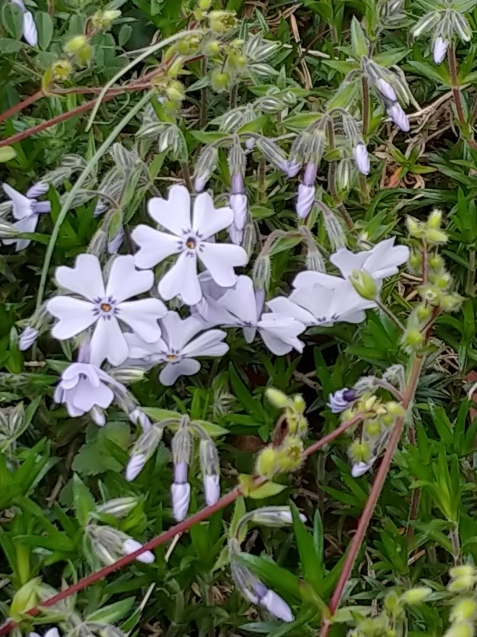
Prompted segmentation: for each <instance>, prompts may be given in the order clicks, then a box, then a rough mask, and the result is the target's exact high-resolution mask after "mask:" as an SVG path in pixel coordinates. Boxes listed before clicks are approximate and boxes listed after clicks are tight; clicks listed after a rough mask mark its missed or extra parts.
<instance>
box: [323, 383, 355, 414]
mask: <svg viewBox="0 0 477 637" xmlns="http://www.w3.org/2000/svg"><path fill="white" fill-rule="evenodd" d="M356 399H357V394H356V392H355V390H354V389H348V388H347V387H345V388H344V389H339V390H338V391H335V393H334V394H330V395H329V396H328V407H329V408H330V410H331V412H332V413H333V414H339V413H341V412H342V411H344V410H345V409H348V407H349V406H350V405H352V404H353V403H354V401H355V400H356Z"/></svg>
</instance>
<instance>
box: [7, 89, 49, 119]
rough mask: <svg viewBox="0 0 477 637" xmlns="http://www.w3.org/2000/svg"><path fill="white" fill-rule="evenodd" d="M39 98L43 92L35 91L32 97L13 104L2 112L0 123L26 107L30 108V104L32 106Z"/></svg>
mask: <svg viewBox="0 0 477 637" xmlns="http://www.w3.org/2000/svg"><path fill="white" fill-rule="evenodd" d="M41 97H43V91H37V92H36V93H33V95H30V96H29V97H27V98H25V99H24V100H23V101H22V102H19V103H18V104H15V105H14V106H11V107H10V108H9V109H7V110H6V111H4V112H3V113H0V122H3V121H4V120H5V119H8V118H9V117H11V116H12V115H15V113H18V112H19V111H22V110H23V109H24V108H26V107H27V106H30V104H34V103H35V102H36V101H38V100H39V99H40V98H41Z"/></svg>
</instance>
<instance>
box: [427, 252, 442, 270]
mask: <svg viewBox="0 0 477 637" xmlns="http://www.w3.org/2000/svg"><path fill="white" fill-rule="evenodd" d="M427 264H428V266H429V267H430V268H432V269H433V270H441V269H442V268H443V267H444V259H443V258H442V257H441V256H440V255H439V254H433V255H432V256H430V257H429V259H428V261H427Z"/></svg>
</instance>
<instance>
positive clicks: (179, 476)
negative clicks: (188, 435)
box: [174, 460, 187, 484]
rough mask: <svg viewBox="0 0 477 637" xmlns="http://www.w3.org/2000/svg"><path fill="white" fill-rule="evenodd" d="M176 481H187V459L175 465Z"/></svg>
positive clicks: (177, 482) (179, 482)
mask: <svg viewBox="0 0 477 637" xmlns="http://www.w3.org/2000/svg"><path fill="white" fill-rule="evenodd" d="M174 482H175V483H176V484H183V483H184V482H187V462H186V461H185V460H182V461H181V462H178V463H177V464H175V465H174Z"/></svg>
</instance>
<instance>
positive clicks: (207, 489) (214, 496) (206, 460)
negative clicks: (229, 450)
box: [199, 430, 220, 506]
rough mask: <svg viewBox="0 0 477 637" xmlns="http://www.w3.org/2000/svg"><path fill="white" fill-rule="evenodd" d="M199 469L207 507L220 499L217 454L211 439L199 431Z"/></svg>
mask: <svg viewBox="0 0 477 637" xmlns="http://www.w3.org/2000/svg"><path fill="white" fill-rule="evenodd" d="M199 458H200V469H201V472H202V476H203V480H204V495H205V501H206V503H207V505H208V506H211V505H212V504H215V503H216V502H217V500H218V499H219V498H220V477H219V472H220V466H219V454H218V452H217V447H216V446H215V443H214V441H213V440H212V438H211V437H210V436H209V435H208V434H206V433H205V431H203V430H202V431H201V441H200V445H199Z"/></svg>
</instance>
